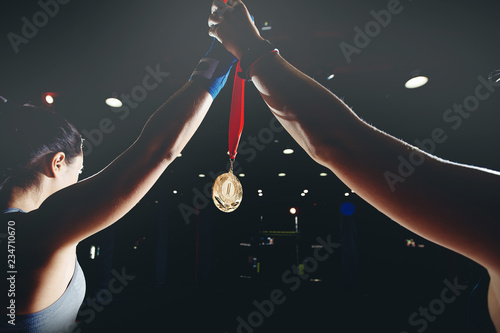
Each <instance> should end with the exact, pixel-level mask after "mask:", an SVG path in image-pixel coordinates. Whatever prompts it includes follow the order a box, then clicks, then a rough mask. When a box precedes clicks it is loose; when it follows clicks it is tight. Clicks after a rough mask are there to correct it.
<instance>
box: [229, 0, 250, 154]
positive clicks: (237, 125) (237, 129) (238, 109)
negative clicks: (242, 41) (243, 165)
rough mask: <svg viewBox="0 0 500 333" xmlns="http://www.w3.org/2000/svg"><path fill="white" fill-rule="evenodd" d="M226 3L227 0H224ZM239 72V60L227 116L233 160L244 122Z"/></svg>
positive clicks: (243, 82) (243, 98) (243, 100)
mask: <svg viewBox="0 0 500 333" xmlns="http://www.w3.org/2000/svg"><path fill="white" fill-rule="evenodd" d="M224 3H226V4H227V0H224ZM239 72H241V67H240V62H239V61H238V63H237V64H236V74H235V75H234V84H233V97H232V100H231V114H230V116H229V158H230V159H231V160H234V159H235V158H236V154H237V153H238V145H239V144H240V138H241V132H242V131H243V125H244V123H245V80H243V79H242V78H240V77H239V76H238V73H239Z"/></svg>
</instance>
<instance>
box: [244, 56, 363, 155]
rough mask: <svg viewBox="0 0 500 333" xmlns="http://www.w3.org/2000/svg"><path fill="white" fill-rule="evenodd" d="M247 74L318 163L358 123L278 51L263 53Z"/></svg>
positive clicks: (289, 130)
mask: <svg viewBox="0 0 500 333" xmlns="http://www.w3.org/2000/svg"><path fill="white" fill-rule="evenodd" d="M249 74H250V76H251V78H252V81H253V82H254V84H255V86H256V88H257V89H258V90H259V92H260V93H261V95H262V97H263V98H264V100H265V102H266V103H267V104H268V106H269V108H270V109H271V111H272V112H273V114H274V115H275V116H276V117H277V118H278V120H279V121H280V122H281V124H282V125H283V126H284V127H285V129H286V130H287V131H288V132H289V133H290V134H291V135H292V137H293V138H294V139H295V140H296V141H297V142H298V143H299V144H300V145H301V147H302V148H303V149H304V150H305V151H306V152H307V153H308V154H309V155H310V156H311V157H312V158H313V159H314V160H316V161H317V162H319V163H321V164H323V162H324V161H325V160H327V159H329V158H330V157H329V155H331V153H332V149H336V148H339V149H340V148H341V146H342V142H345V139H346V136H347V135H348V134H349V133H350V132H352V130H353V127H355V126H356V125H359V122H360V119H359V118H358V117H357V116H356V115H355V114H354V113H353V112H352V111H351V110H350V109H349V107H348V106H347V105H346V104H344V102H343V101H341V100H340V99H339V98H338V97H337V96H335V95H334V94H333V93H331V92H330V91H329V90H327V89H326V88H324V87H323V86H322V85H320V84H319V83H317V82H316V81H315V80H313V79H312V78H310V77H309V76H307V75H305V74H304V73H302V72H300V71H299V70H297V69H296V68H295V67H293V66H292V65H290V64H289V63H288V62H287V61H286V60H284V59H283V58H282V57H281V56H280V55H278V54H269V55H267V56H265V57H263V58H262V59H261V60H260V61H258V62H257V63H256V64H255V65H254V66H252V67H251V70H250V72H249Z"/></svg>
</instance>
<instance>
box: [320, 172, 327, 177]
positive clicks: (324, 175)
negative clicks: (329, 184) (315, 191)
mask: <svg viewBox="0 0 500 333" xmlns="http://www.w3.org/2000/svg"><path fill="white" fill-rule="evenodd" d="M319 175H320V176H321V177H326V176H328V174H327V173H326V172H322V173H320V174H319Z"/></svg>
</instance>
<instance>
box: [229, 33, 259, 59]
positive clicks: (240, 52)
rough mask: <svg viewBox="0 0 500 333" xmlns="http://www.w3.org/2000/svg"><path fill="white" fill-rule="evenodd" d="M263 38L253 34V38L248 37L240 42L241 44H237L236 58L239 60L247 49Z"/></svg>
mask: <svg viewBox="0 0 500 333" xmlns="http://www.w3.org/2000/svg"><path fill="white" fill-rule="evenodd" d="M264 40H265V39H264V38H262V37H261V36H255V37H253V38H248V39H247V40H246V41H245V42H244V43H241V46H239V47H238V48H237V49H236V52H235V53H236V54H235V56H236V58H238V60H241V58H242V57H243V55H244V54H245V52H246V51H247V50H248V49H251V48H253V47H254V46H255V45H258V44H259V43H260V42H262V41H264Z"/></svg>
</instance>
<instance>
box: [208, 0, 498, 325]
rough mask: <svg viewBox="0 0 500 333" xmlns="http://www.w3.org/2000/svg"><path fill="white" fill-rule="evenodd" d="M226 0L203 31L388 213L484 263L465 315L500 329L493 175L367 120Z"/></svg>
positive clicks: (236, 2) (309, 145) (327, 160)
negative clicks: (401, 171)
mask: <svg viewBox="0 0 500 333" xmlns="http://www.w3.org/2000/svg"><path fill="white" fill-rule="evenodd" d="M228 3H229V5H227V4H225V3H223V2H222V1H218V0H216V1H214V3H213V6H212V15H210V17H209V20H208V24H209V26H210V31H209V34H210V35H211V36H214V37H216V38H217V39H218V40H219V41H221V42H222V44H223V45H224V46H225V47H226V49H227V50H228V51H230V52H231V53H233V54H234V55H235V56H236V57H237V58H238V59H240V64H241V67H242V70H243V72H244V73H245V74H246V76H247V77H248V78H251V80H252V81H253V82H254V84H255V87H256V88H257V89H258V90H259V92H260V94H261V95H262V97H263V99H264V101H265V102H266V103H267V105H268V106H269V108H270V110H271V112H272V113H273V114H274V115H275V116H276V117H277V119H278V120H279V121H280V123H281V124H282V125H283V127H284V128H285V129H286V130H287V131H288V132H289V133H290V134H291V135H292V137H293V138H294V139H295V140H296V141H297V142H298V143H299V144H300V145H301V146H302V148H304V150H305V151H306V152H307V153H308V154H309V155H310V156H311V157H312V158H313V159H314V160H315V161H316V162H318V163H319V164H321V165H324V166H325V167H327V168H329V169H330V170H332V172H334V173H335V174H336V175H337V176H338V177H339V178H340V179H341V180H342V181H343V182H344V183H345V184H346V185H347V186H348V187H349V188H351V189H353V190H354V191H355V192H356V193H357V194H358V195H359V196H361V197H362V198H363V199H365V200H366V201H367V202H369V203H370V204H371V205H373V206H374V207H375V208H377V209H379V210H380V211H381V212H383V213H384V214H386V215H387V216H389V217H390V218H391V219H392V220H394V221H396V222H398V223H399V224H401V225H402V226H404V227H405V228H407V229H409V230H411V231H413V232H415V233H417V234H419V235H421V236H423V237H425V238H426V239H428V240H430V241H433V242H435V243H437V244H440V245H442V246H444V247H446V248H448V249H451V250H453V251H456V252H457V253H460V254H462V255H464V256H466V257H468V258H470V259H472V260H474V261H475V262H477V263H479V264H480V265H482V266H483V267H485V268H486V270H487V272H488V274H487V275H486V280H483V281H484V283H486V285H485V286H483V284H480V285H479V288H477V289H476V290H477V291H483V294H482V295H477V296H479V297H476V295H474V297H473V300H474V301H476V302H477V303H474V304H472V306H471V311H472V312H473V313H472V315H471V317H472V319H471V321H472V325H473V326H475V327H474V329H475V331H478V332H490V331H495V329H496V331H500V258H499V254H500V242H498V239H499V237H500V223H499V220H498V208H497V207H498V202H499V199H500V197H499V192H498V188H499V187H500V173H499V172H497V171H492V170H486V169H483V168H477V167H472V166H468V165H463V164H458V163H452V162H449V161H445V160H443V159H440V158H438V157H435V156H432V155H431V154H428V153H426V152H425V151H423V150H421V149H419V148H417V147H414V146H411V145H409V144H407V143H405V142H403V141H401V140H398V139H396V138H394V137H392V136H390V135H388V134H386V133H383V132H382V131H380V130H378V129H376V128H374V127H373V126H371V125H369V124H367V123H365V122H364V121H362V120H361V119H360V118H359V117H358V116H357V115H356V114H355V113H354V112H353V111H352V110H351V109H350V108H349V107H348V106H347V105H346V104H344V103H343V102H342V101H341V100H340V99H339V98H337V96H335V95H334V94H333V93H331V92H330V91H329V90H327V89H326V88H324V87H322V86H321V85H320V84H318V83H317V82H316V81H314V80H313V79H311V78H310V77H308V76H306V75H305V74H304V73H301V72H300V71H298V70H297V69H296V68H295V67H293V66H292V65H290V64H289V63H288V62H286V61H285V60H284V59H283V58H282V57H281V56H280V55H279V54H278V53H277V52H276V51H275V50H274V47H273V46H272V45H270V44H269V43H268V42H266V41H264V39H263V38H262V37H261V36H260V34H259V31H258V29H257V28H256V27H255V25H254V24H252V20H251V17H250V14H249V13H248V10H247V9H246V7H245V5H244V4H243V3H242V2H241V1H240V0H230V1H229V2H228ZM221 13H224V17H223V19H222V18H221V15H220V14H221ZM485 89H486V88H485ZM410 154H411V156H412V158H414V159H415V160H417V159H418V161H419V163H418V164H419V166H418V167H416V170H415V172H414V173H413V174H412V175H411V176H409V177H407V178H406V179H404V180H403V181H400V182H397V187H395V184H394V183H393V182H392V183H391V181H390V180H391V179H389V180H388V179H387V177H386V175H387V174H388V173H387V172H388V171H396V172H397V170H398V167H399V163H401V162H400V159H399V158H398V157H399V156H403V157H408V156H409V155H410ZM396 176H397V175H396ZM400 178H401V177H400ZM392 180H393V181H394V179H392ZM391 184H392V187H391V186H390V185H391ZM488 281H489V282H488ZM478 326H481V327H478ZM493 326H494V327H493Z"/></svg>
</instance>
